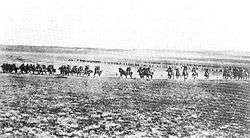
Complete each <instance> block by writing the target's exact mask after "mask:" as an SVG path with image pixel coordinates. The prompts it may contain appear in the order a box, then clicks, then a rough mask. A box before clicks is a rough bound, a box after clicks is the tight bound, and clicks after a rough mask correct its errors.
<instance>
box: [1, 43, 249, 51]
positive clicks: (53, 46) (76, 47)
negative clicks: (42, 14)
mask: <svg viewBox="0 0 250 138" xmlns="http://www.w3.org/2000/svg"><path fill="white" fill-rule="evenodd" d="M0 46H13V47H14V46H23V47H50V48H69V49H99V50H121V51H132V50H145V51H148V50H153V51H180V52H206V51H207V52H239V53H250V51H241V50H232V49H231V50H211V49H195V50H181V49H149V48H145V49H141V48H133V49H122V48H98V47H83V46H79V47H78V46H73V47H70V46H56V45H24V44H15V45H9V44H0Z"/></svg>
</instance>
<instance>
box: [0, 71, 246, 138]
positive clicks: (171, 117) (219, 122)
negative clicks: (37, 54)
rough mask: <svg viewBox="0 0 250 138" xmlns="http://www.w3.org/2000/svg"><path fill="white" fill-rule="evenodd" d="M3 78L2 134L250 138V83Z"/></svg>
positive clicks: (20, 76)
mask: <svg viewBox="0 0 250 138" xmlns="http://www.w3.org/2000/svg"><path fill="white" fill-rule="evenodd" d="M0 78H1V79H0V89H1V90H0V103H1V104H0V112H1V114H0V130H1V131H0V134H1V137H7V136H9V137H12V136H41V137H53V136H69V137H71V136H76V137H80V136H85V137H88V136H99V137H111V136H118V137H119V136H126V137H142V136H145V137H168V136H172V137H174V136H178V137H180V136H181V137H185V136H193V137H201V136H207V137H208V136H212V137H228V136H230V137H231V136H236V137H246V136H247V122H246V121H247V103H248V95H249V90H250V86H249V81H240V82H239V81H238V82H236V81H215V80H211V81H202V80H199V81H198V80H197V81H195V82H193V81H187V82H183V81H175V80H162V79H160V80H157V79H156V80H141V79H123V78H106V77H102V78H87V77H69V78H67V79H65V78H54V77H53V76H39V75H13V74H0Z"/></svg>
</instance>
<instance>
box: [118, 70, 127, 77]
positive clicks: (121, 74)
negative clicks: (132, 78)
mask: <svg viewBox="0 0 250 138" xmlns="http://www.w3.org/2000/svg"><path fill="white" fill-rule="evenodd" d="M118 71H119V73H120V77H122V76H123V75H124V76H125V77H126V78H127V75H128V74H127V71H125V70H123V69H122V68H119V69H118Z"/></svg>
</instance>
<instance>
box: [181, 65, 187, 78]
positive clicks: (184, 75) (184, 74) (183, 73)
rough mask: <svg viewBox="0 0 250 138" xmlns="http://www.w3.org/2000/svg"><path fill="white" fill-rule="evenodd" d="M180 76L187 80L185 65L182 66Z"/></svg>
mask: <svg viewBox="0 0 250 138" xmlns="http://www.w3.org/2000/svg"><path fill="white" fill-rule="evenodd" d="M182 76H183V77H184V80H187V78H188V70H187V66H183V70H182Z"/></svg>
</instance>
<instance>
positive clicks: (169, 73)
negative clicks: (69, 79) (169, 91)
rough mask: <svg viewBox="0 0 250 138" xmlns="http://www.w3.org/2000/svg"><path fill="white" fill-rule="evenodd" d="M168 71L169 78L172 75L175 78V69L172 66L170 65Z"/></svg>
mask: <svg viewBox="0 0 250 138" xmlns="http://www.w3.org/2000/svg"><path fill="white" fill-rule="evenodd" d="M167 72H168V78H169V79H171V78H172V77H173V78H174V74H173V70H172V68H171V67H170V66H169V67H168V69H167Z"/></svg>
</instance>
